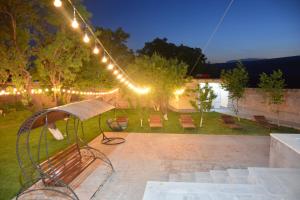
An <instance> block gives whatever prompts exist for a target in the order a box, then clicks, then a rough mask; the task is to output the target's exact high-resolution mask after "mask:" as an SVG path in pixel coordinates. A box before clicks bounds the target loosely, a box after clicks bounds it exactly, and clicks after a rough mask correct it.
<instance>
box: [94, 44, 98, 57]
mask: <svg viewBox="0 0 300 200" xmlns="http://www.w3.org/2000/svg"><path fill="white" fill-rule="evenodd" d="M93 53H94V54H96V55H97V54H99V49H98V47H97V45H95V47H94V49H93Z"/></svg>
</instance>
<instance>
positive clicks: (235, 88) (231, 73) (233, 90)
mask: <svg viewBox="0 0 300 200" xmlns="http://www.w3.org/2000/svg"><path fill="white" fill-rule="evenodd" d="M248 79H249V78H248V72H247V71H246V69H245V67H244V66H243V64H242V63H241V62H238V63H237V67H236V68H234V69H229V70H222V72H221V81H222V83H221V86H222V87H223V88H224V89H225V90H227V91H228V92H229V98H230V99H231V100H232V106H233V111H234V113H235V114H236V115H237V116H238V112H239V100H240V99H241V98H242V97H243V95H244V92H245V88H246V86H247V83H248ZM238 119H239V117H238Z"/></svg>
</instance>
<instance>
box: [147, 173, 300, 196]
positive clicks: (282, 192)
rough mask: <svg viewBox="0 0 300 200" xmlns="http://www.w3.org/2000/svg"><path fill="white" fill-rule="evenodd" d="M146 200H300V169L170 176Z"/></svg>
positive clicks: (152, 183) (154, 184)
mask: <svg viewBox="0 0 300 200" xmlns="http://www.w3.org/2000/svg"><path fill="white" fill-rule="evenodd" d="M143 199H144V200H198V199H199V200H300V169H286V168H257V167H253V168H251V167H250V168H248V169H227V170H210V171H209V172H194V173H174V174H169V182H156V181H149V182H148V183H147V186H146V190H145V193H144V198H143Z"/></svg>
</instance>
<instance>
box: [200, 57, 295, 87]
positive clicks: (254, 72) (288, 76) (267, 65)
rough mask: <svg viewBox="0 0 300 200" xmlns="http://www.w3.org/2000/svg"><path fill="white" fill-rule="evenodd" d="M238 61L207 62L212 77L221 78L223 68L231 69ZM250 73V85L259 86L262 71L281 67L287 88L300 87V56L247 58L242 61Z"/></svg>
mask: <svg viewBox="0 0 300 200" xmlns="http://www.w3.org/2000/svg"><path fill="white" fill-rule="evenodd" d="M236 62H237V61H235V62H227V63H216V64H207V65H206V68H207V72H204V73H208V74H209V75H210V77H211V78H219V77H220V73H221V70H222V69H231V68H234V67H235V66H236ZM242 63H243V64H244V66H245V67H246V68H247V70H248V73H249V87H257V84H258V82H259V74H261V73H262V72H265V73H271V72H272V71H273V70H277V69H280V70H281V71H282V72H283V74H284V78H285V80H286V84H287V88H300V56H292V57H282V58H272V59H259V60H250V61H249V60H248V61H247V60H246V61H242Z"/></svg>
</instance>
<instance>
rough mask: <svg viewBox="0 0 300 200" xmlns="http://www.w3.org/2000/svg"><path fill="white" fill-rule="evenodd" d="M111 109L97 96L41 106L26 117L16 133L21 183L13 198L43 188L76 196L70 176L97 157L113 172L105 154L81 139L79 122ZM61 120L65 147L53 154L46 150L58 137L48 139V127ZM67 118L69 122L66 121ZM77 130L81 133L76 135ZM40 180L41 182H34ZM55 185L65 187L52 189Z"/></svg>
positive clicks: (77, 173) (73, 177)
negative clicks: (63, 123)
mask: <svg viewBox="0 0 300 200" xmlns="http://www.w3.org/2000/svg"><path fill="white" fill-rule="evenodd" d="M111 109H114V106H112V105H110V104H108V103H106V102H103V101H101V100H100V99H92V100H85V101H80V102H75V103H70V104H67V105H63V106H58V107H54V108H50V109H45V110H42V111H39V112H36V113H34V114H33V115H32V116H31V117H29V118H28V119H27V120H26V121H25V122H24V123H23V124H22V125H21V127H20V129H19V131H18V133H17V143H16V153H17V159H18V163H19V166H20V169H21V175H22V178H21V185H22V187H21V189H20V191H19V193H18V195H17V198H18V197H19V196H21V195H26V194H29V193H33V192H36V191H46V190H47V191H48V192H49V191H52V192H56V193H57V194H62V193H63V194H64V195H65V196H66V197H68V198H70V199H76V200H78V199H79V198H78V196H77V195H76V193H75V192H74V190H73V189H74V188H73V187H72V180H75V178H76V176H77V175H79V174H80V173H81V172H82V171H83V170H84V169H85V168H87V167H88V166H89V165H90V164H92V163H93V162H94V161H95V160H97V159H99V160H101V161H103V163H104V164H105V165H106V166H107V167H108V169H109V171H110V172H113V166H112V164H111V162H110V160H109V159H108V158H107V156H106V155H105V154H104V153H102V152H101V151H100V150H99V149H95V148H93V147H91V146H89V145H88V144H87V142H86V141H85V140H84V135H83V134H84V133H83V125H82V124H83V123H82V122H83V121H85V120H88V119H90V118H92V117H95V116H100V115H101V114H102V113H104V112H107V111H109V110H111ZM64 120H65V121H66V130H65V133H66V135H65V136H66V139H65V140H64V141H61V142H63V143H65V146H66V147H67V148H66V149H64V150H61V151H60V152H59V153H57V154H56V155H54V156H53V155H52V154H51V153H50V152H49V151H50V149H51V148H50V146H51V145H55V143H56V142H58V141H54V140H53V139H52V140H51V137H49V136H50V135H49V132H48V127H49V125H51V124H53V123H55V122H57V121H64ZM99 120H100V117H99ZM71 121H72V122H73V123H70V122H71ZM99 128H100V123H99ZM34 129H36V130H34ZM100 130H101V128H100ZM80 131H81V134H82V136H83V137H81V136H80ZM100 133H101V131H100ZM108 174H109V175H110V174H111V173H108ZM40 181H41V182H42V183H43V184H41V185H39V184H37V183H39V182H40ZM33 184H34V185H35V186H34V188H33V187H32V185H33ZM56 186H57V187H60V188H61V187H63V188H65V190H64V191H62V190H61V189H56ZM50 199H51V198H50Z"/></svg>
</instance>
